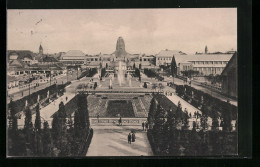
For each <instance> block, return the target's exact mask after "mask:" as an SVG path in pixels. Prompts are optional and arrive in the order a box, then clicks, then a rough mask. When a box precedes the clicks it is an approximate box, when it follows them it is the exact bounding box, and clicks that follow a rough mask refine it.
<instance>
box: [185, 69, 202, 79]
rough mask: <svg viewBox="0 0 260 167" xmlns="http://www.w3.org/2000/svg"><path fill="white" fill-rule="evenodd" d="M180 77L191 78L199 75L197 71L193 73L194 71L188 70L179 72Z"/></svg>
mask: <svg viewBox="0 0 260 167" xmlns="http://www.w3.org/2000/svg"><path fill="white" fill-rule="evenodd" d="M181 73H182V75H183V76H185V77H189V78H190V77H192V76H194V75H196V76H197V75H199V73H200V72H199V71H194V70H188V71H181Z"/></svg>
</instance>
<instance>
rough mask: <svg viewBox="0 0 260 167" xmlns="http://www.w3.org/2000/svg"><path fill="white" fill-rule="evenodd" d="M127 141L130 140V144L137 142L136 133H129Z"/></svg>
mask: <svg viewBox="0 0 260 167" xmlns="http://www.w3.org/2000/svg"><path fill="white" fill-rule="evenodd" d="M127 139H128V144H131V143H132V142H135V132H134V131H132V132H131V133H129V134H128V136H127Z"/></svg>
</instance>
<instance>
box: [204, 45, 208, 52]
mask: <svg viewBox="0 0 260 167" xmlns="http://www.w3.org/2000/svg"><path fill="white" fill-rule="evenodd" d="M207 53H208V47H207V45H206V47H205V54H207Z"/></svg>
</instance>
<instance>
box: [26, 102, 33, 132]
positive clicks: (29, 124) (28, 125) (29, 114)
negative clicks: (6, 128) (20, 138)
mask: <svg viewBox="0 0 260 167" xmlns="http://www.w3.org/2000/svg"><path fill="white" fill-rule="evenodd" d="M24 112H25V120H24V129H25V130H28V129H31V128H32V112H31V110H30V108H29V107H28V106H27V107H26V108H25V111H24Z"/></svg>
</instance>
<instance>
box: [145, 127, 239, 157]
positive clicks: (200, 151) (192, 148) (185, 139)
mask: <svg viewBox="0 0 260 167" xmlns="http://www.w3.org/2000/svg"><path fill="white" fill-rule="evenodd" d="M147 137H148V140H149V143H150V145H151V148H152V151H153V153H154V155H155V156H223V155H236V154H237V149H238V148H237V144H238V142H237V132H225V131H207V132H203V131H199V132H196V131H195V130H194V131H189V130H174V131H173V132H172V133H170V134H164V135H163V136H154V133H153V130H150V129H149V130H148V131H147ZM155 138H157V140H158V139H159V141H157V142H156V140H155ZM183 148H184V149H183ZM181 149H183V150H181Z"/></svg>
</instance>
